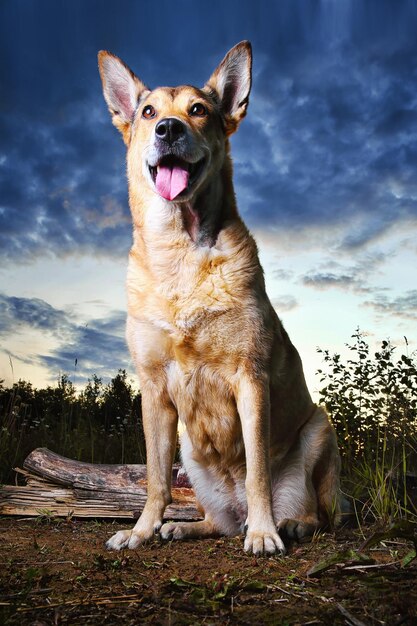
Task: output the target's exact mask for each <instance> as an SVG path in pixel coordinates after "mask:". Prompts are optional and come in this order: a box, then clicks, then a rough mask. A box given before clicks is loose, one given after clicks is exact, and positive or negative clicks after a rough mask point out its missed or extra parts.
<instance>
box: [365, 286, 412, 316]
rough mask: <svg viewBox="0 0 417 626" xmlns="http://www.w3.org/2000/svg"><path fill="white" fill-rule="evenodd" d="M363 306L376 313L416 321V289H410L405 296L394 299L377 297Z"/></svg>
mask: <svg viewBox="0 0 417 626" xmlns="http://www.w3.org/2000/svg"><path fill="white" fill-rule="evenodd" d="M364 304H365V305H366V306H369V307H372V308H373V309H374V310H375V311H376V312H377V313H383V314H385V315H390V316H392V317H404V318H406V319H412V320H416V319H417V289H412V290H411V291H407V292H406V293H405V295H403V296H396V297H394V298H388V297H387V296H386V295H378V296H377V297H376V298H375V299H374V300H368V301H366V302H365V303H364Z"/></svg>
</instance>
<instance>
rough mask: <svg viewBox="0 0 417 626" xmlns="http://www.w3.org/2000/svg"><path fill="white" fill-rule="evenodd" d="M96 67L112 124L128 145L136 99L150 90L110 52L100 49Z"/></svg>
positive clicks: (136, 103)
mask: <svg viewBox="0 0 417 626" xmlns="http://www.w3.org/2000/svg"><path fill="white" fill-rule="evenodd" d="M98 67H99V70H100V76H101V81H102V83H103V93H104V98H105V100H106V102H107V106H108V107H109V111H110V114H111V116H112V121H113V124H114V125H115V126H116V128H117V129H118V130H120V132H121V133H122V135H123V140H124V142H125V144H126V145H128V144H129V142H130V131H131V124H132V121H133V117H134V115H135V111H136V108H137V105H138V101H139V100H140V98H141V97H142V96H144V95H145V94H146V93H149V91H150V90H149V89H148V87H146V85H144V84H143V83H142V81H140V80H139V78H137V76H135V75H134V73H133V72H132V70H130V69H129V68H128V66H127V65H125V63H123V61H121V60H120V59H119V58H118V57H117V56H115V55H114V54H111V53H110V52H106V51H105V50H101V51H100V52H99V53H98Z"/></svg>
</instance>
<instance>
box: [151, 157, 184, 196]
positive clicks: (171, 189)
mask: <svg viewBox="0 0 417 626" xmlns="http://www.w3.org/2000/svg"><path fill="white" fill-rule="evenodd" d="M189 176H190V173H189V172H188V171H187V170H185V169H183V168H182V167H178V166H177V165H175V166H174V167H172V168H171V167H167V166H166V165H164V166H161V165H160V166H159V167H158V172H157V174H156V181H155V184H156V190H157V192H158V193H159V195H160V196H162V197H163V198H165V200H173V199H174V198H176V197H177V196H178V195H179V194H180V193H181V191H184V189H186V188H187V186H188V178H189Z"/></svg>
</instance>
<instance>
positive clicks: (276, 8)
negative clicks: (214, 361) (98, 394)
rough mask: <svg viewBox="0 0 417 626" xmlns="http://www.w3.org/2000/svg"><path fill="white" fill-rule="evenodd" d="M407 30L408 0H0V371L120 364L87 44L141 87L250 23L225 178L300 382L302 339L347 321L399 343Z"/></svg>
mask: <svg viewBox="0 0 417 626" xmlns="http://www.w3.org/2000/svg"><path fill="white" fill-rule="evenodd" d="M416 32H417V2H415V1H414V0H413V1H411V0H410V1H408V0H402V1H401V2H398V0H397V1H396V0H392V1H388V0H344V1H340V0H280V1H279V2H278V1H272V0H271V1H268V0H264V1H262V0H260V1H259V2H258V3H254V2H252V1H247V0H241V1H239V2H237V1H236V2H234V1H231V0H223V1H221V2H220V1H217V0H212V2H210V3H203V2H201V3H199V2H196V1H195V0H194V1H193V2H191V1H188V0H183V1H181V0H178V1H177V2H174V1H171V2H164V1H162V2H161V1H160V2H158V3H157V4H154V3H149V2H144V1H142V0H138V1H133V0H131V1H129V0H118V2H117V3H115V2H107V1H105V0H100V1H99V0H65V1H63V0H36V1H35V0H3V2H2V3H1V6H0V55H1V59H2V63H1V67H0V257H1V259H0V379H2V378H4V379H6V381H7V382H11V381H12V380H17V379H18V378H20V377H22V378H25V379H26V380H31V381H32V382H33V383H34V384H36V385H41V384H45V383H50V382H53V381H55V380H56V379H57V377H58V376H59V374H60V373H63V372H66V373H69V375H70V376H71V378H72V379H73V380H74V381H75V382H77V383H79V384H82V383H83V382H85V381H86V380H87V378H88V377H91V376H92V374H93V373H97V374H98V375H100V376H102V377H103V378H104V379H107V378H108V377H110V376H112V375H113V374H114V373H115V372H116V371H117V369H118V368H119V367H125V368H127V369H128V370H129V371H133V368H132V363H131V360H130V357H129V355H128V353H127V350H126V347H125V342H124V318H125V307H126V304H125V295H124V274H125V270H126V262H127V253H128V249H129V246H130V242H131V227H130V215H129V209H128V203H127V189H126V179H125V149H124V146H123V143H122V141H121V139H120V137H119V135H118V133H117V131H116V130H115V129H114V128H113V127H112V125H111V123H110V118H109V115H108V112H107V109H106V106H105V103H104V100H103V97H102V92H101V84H100V79H99V75H98V71H97V51H98V50H100V49H107V50H110V51H111V52H113V53H115V54H117V55H118V56H120V57H121V58H122V59H123V60H124V61H125V62H126V63H127V64H128V65H129V66H130V67H131V68H132V69H133V70H134V71H135V73H136V74H137V75H138V76H139V77H140V78H141V79H143V81H144V82H145V83H147V84H148V85H149V86H151V87H156V86H158V85H173V84H182V83H192V84H197V85H202V84H204V82H205V80H206V79H207V78H208V77H209V76H210V74H211V72H212V70H213V69H214V68H215V67H216V65H217V64H218V63H219V62H220V60H221V59H222V57H223V56H224V54H225V53H226V52H227V50H228V49H229V48H230V47H232V46H233V45H234V44H235V43H237V42H238V41H240V40H242V39H249V40H250V41H251V42H252V45H253V52H254V77H253V78H254V83H253V90H252V95H251V100H250V105H249V110H248V116H247V118H246V119H245V121H244V122H243V123H242V125H241V127H240V129H239V132H238V133H237V135H236V136H234V137H233V141H232V149H233V156H234V164H235V186H236V193H237V197H238V203H239V207H240V211H241V214H242V216H243V217H244V219H245V221H246V222H247V224H248V225H249V227H250V228H251V230H252V232H253V233H254V235H255V236H256V238H257V241H258V244H259V248H260V253H261V260H262V262H263V265H264V269H265V274H266V280H267V287H268V291H269V294H270V297H271V300H272V301H273V303H274V305H275V307H276V310H277V312H278V314H279V315H280V317H281V318H282V319H283V321H284V324H285V326H286V327H287V329H288V331H289V332H290V335H291V337H292V339H293V341H294V343H295V344H296V346H297V347H298V348H299V350H300V352H301V355H302V357H303V359H304V363H305V370H306V374H307V378H308V380H309V383H310V387H311V388H312V389H314V388H315V387H317V385H318V382H317V381H316V380H315V378H314V371H315V369H317V367H319V365H320V359H319V357H318V356H317V355H316V347H317V346H321V347H322V348H329V349H330V350H332V351H343V349H344V344H345V342H346V341H348V340H349V337H350V335H351V334H352V333H353V332H354V331H355V329H356V327H357V326H359V327H360V328H362V329H363V330H364V331H365V332H366V333H368V336H369V341H370V343H371V344H372V345H373V343H375V345H377V344H378V342H379V341H380V340H382V339H385V338H387V337H390V338H391V339H392V340H393V342H394V343H398V344H399V346H400V347H399V349H403V348H404V340H403V336H404V335H406V336H407V338H408V341H409V344H410V347H409V349H410V350H413V349H415V348H416V342H417V327H416V319H417V285H416V279H415V275H416V267H417V262H416V261H417V237H416V234H417V176H416V165H417V37H416ZM76 359H77V366H75V360H76Z"/></svg>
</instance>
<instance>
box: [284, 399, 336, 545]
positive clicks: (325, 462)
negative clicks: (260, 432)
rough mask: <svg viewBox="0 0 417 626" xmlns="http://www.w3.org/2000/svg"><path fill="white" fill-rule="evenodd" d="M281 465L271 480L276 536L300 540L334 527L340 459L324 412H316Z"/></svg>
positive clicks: (317, 410)
mask: <svg viewBox="0 0 417 626" xmlns="http://www.w3.org/2000/svg"><path fill="white" fill-rule="evenodd" d="M284 463H285V465H283V466H282V468H280V469H278V470H277V472H276V474H275V479H273V483H274V486H273V503H274V504H273V506H274V517H275V521H276V523H277V526H278V528H279V529H280V534H281V535H282V536H283V537H284V538H287V539H301V538H303V537H307V536H311V535H313V533H314V532H315V531H316V530H318V529H320V528H323V527H327V526H333V525H335V524H337V523H338V521H339V516H340V493H339V472H340V459H339V452H338V449H337V443H336V435H335V432H334V429H333V427H332V425H331V424H330V422H329V419H328V417H327V414H326V412H325V410H324V409H322V408H321V407H317V408H316V411H315V412H314V414H313V416H312V417H311V419H310V420H309V421H308V422H307V424H306V425H305V426H304V427H303V429H302V430H301V432H300V440H299V443H298V445H297V447H296V448H295V449H294V450H292V451H291V452H290V453H289V455H288V458H287V459H285V460H284ZM273 474H274V473H273Z"/></svg>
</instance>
